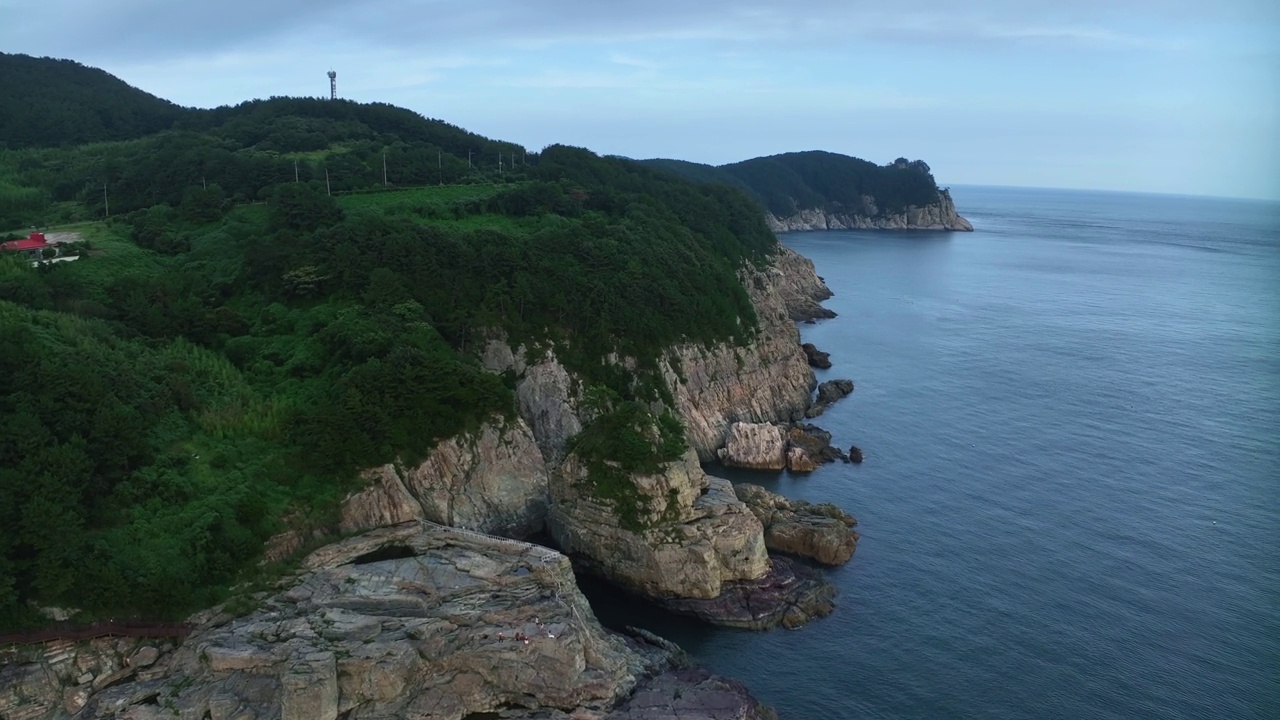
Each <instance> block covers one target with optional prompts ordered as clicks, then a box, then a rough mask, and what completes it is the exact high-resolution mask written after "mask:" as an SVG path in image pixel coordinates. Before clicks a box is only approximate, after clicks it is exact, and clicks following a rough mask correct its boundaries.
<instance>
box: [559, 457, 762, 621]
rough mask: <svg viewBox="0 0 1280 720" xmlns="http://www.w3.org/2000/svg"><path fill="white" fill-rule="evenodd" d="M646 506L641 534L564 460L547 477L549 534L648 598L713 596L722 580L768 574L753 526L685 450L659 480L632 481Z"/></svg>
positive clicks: (726, 489) (723, 485)
mask: <svg viewBox="0 0 1280 720" xmlns="http://www.w3.org/2000/svg"><path fill="white" fill-rule="evenodd" d="M635 482H636V488H637V492H638V493H639V494H640V495H641V496H642V497H643V498H645V499H647V501H648V509H647V511H645V512H642V513H641V516H640V521H641V523H642V524H643V525H644V529H638V528H625V527H623V526H622V525H623V523H622V522H620V521H619V515H618V511H617V510H616V509H615V508H614V507H612V506H611V505H610V504H609V502H608V501H604V500H601V499H599V498H597V497H596V496H595V494H594V492H593V490H592V489H591V487H590V483H589V480H587V473H586V469H585V467H583V466H582V464H581V463H580V462H579V460H578V459H577V457H576V456H574V455H570V456H569V457H568V458H567V459H566V460H565V462H564V464H563V465H562V466H561V468H560V471H559V472H558V473H556V474H555V475H553V476H552V498H553V505H552V511H551V516H550V518H549V522H548V525H549V528H550V530H551V533H552V536H553V537H554V538H555V539H556V542H557V543H558V544H559V545H560V547H561V548H563V549H564V551H565V552H566V553H568V554H570V555H571V556H573V557H574V558H575V559H576V560H578V561H580V562H581V563H582V564H583V565H584V566H586V567H588V568H589V569H591V570H592V571H593V572H594V573H596V574H598V575H600V576H602V577H604V578H606V579H608V580H610V581H611V582H614V583H616V584H618V585H620V586H622V587H625V588H628V589H630V590H632V591H634V592H637V593H640V594H642V595H646V596H649V597H654V598H665V597H692V598H712V597H715V596H716V595H718V594H719V593H720V590H721V587H722V586H723V584H724V583H726V582H732V581H736V580H748V579H754V578H758V577H760V576H762V575H764V574H765V573H766V572H768V568H769V561H768V556H767V554H766V553H765V549H764V542H763V529H762V528H761V527H760V525H759V520H757V519H756V518H755V516H754V515H752V514H751V513H750V512H749V511H747V509H746V507H745V506H744V505H743V504H742V503H741V502H739V501H738V499H737V497H736V496H734V495H733V492H732V488H731V487H730V486H729V484H728V482H727V481H723V480H720V479H718V478H711V477H708V476H707V475H706V474H705V473H703V472H702V469H701V467H699V465H698V461H697V456H696V455H695V454H694V453H693V452H692V451H690V452H689V453H686V455H685V456H684V458H682V459H681V460H679V461H677V462H673V463H669V464H668V467H667V469H666V471H665V472H664V473H662V474H660V475H656V476H650V477H642V478H636V479H635Z"/></svg>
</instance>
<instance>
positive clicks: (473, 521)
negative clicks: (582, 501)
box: [341, 418, 550, 537]
mask: <svg viewBox="0 0 1280 720" xmlns="http://www.w3.org/2000/svg"><path fill="white" fill-rule="evenodd" d="M365 477H366V479H367V480H368V481H369V482H370V484H369V486H368V487H367V488H366V489H365V490H363V491H361V492H359V493H357V494H355V495H353V496H351V497H349V498H348V499H347V501H346V502H345V503H344V506H343V509H342V519H341V530H342V531H343V532H344V533H350V532H357V531H360V530H368V529H371V528H377V527H383V526H386V525H394V524H396V523H401V522H405V521H407V520H413V519H415V518H425V519H427V520H430V521H432V522H438V523H441V524H443V525H450V526H454V527H463V528H468V529H471V530H478V531H480V532H485V533H491V534H494V535H502V536H505V537H528V536H529V535H532V534H534V533H536V532H539V531H541V530H542V528H543V525H544V523H545V520H546V515H547V506H548V504H549V503H550V496H549V491H548V486H547V467H546V464H545V463H544V462H543V459H542V453H541V452H539V450H538V446H537V445H536V444H535V441H534V437H533V433H532V432H531V431H530V430H529V426H528V425H527V424H525V422H524V420H523V419H521V418H516V419H514V420H512V421H509V422H508V421H504V420H503V419H501V418H495V419H494V420H491V421H490V422H488V423H485V425H484V426H483V427H482V428H481V429H480V431H479V432H477V433H475V434H473V435H469V436H461V437H455V438H450V439H449V440H445V441H443V442H441V443H440V444H439V445H437V446H436V448H435V450H433V451H432V452H431V454H430V455H429V456H428V457H427V458H426V460H424V461H423V462H422V463H420V464H419V465H417V466H415V467H409V468H405V467H399V466H396V465H383V466H382V467H379V468H374V469H372V470H370V471H369V472H368V473H366V475H365Z"/></svg>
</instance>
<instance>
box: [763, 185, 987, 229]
mask: <svg viewBox="0 0 1280 720" xmlns="http://www.w3.org/2000/svg"><path fill="white" fill-rule="evenodd" d="M765 222H767V223H768V224H769V228H770V229H771V230H773V231H774V232H793V231H797V230H955V231H961V232H972V231H973V225H972V224H970V223H969V221H968V220H965V219H964V218H963V217H961V216H960V214H959V213H957V212H956V206H955V203H954V202H953V201H952V200H951V193H950V192H948V191H946V190H941V191H939V193H938V201H937V202H936V203H932V204H929V205H925V206H923V207H916V206H914V205H913V206H911V207H909V208H907V209H906V211H904V212H900V213H882V212H881V211H880V209H879V208H878V207H876V202H875V198H873V197H871V196H870V195H863V196H862V206H861V207H859V208H853V209H852V211H851V212H844V211H832V212H828V211H826V210H823V209H821V208H809V209H807V210H801V211H800V212H798V213H796V214H795V215H792V216H790V217H785V218H779V217H777V216H775V215H773V214H770V213H765Z"/></svg>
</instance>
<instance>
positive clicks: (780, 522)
mask: <svg viewBox="0 0 1280 720" xmlns="http://www.w3.org/2000/svg"><path fill="white" fill-rule="evenodd" d="M733 490H734V492H735V493H737V495H738V498H739V499H740V500H742V502H744V503H746V505H747V507H748V508H750V509H751V512H752V513H754V514H755V516H756V517H757V518H759V519H760V523H761V524H762V525H764V541H765V544H766V545H767V546H768V548H769V549H770V550H775V551H777V552H784V553H789V554H791V555H799V556H800V557H806V558H810V559H812V560H817V561H818V562H820V563H823V564H824V565H843V564H844V563H846V562H848V561H849V558H851V557H853V552H854V550H856V549H857V546H858V533H857V532H856V531H855V530H854V529H853V528H854V527H855V526H856V525H857V524H858V521H857V520H856V519H854V517H853V516H852V515H849V514H848V513H846V512H845V511H843V510H841V509H840V508H838V507H836V506H835V505H832V504H831V503H820V504H817V505H815V504H813V503H808V502H805V501H803V500H788V499H787V498H785V497H782V496H781V495H778V494H776V493H771V492H769V491H768V490H765V489H764V488H762V487H760V486H759V485H752V484H750V483H736V484H734V486H733Z"/></svg>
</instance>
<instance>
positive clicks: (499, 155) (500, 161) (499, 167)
mask: <svg viewBox="0 0 1280 720" xmlns="http://www.w3.org/2000/svg"><path fill="white" fill-rule="evenodd" d="M498 174H499V175H501V174H502V151H501V150H499V151H498Z"/></svg>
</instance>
